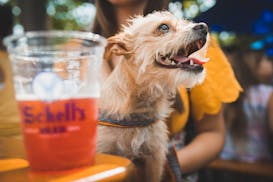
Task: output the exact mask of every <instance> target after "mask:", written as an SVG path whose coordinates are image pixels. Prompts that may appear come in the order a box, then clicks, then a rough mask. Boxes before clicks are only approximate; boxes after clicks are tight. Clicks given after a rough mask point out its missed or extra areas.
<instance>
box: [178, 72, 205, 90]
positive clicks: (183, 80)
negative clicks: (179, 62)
mask: <svg viewBox="0 0 273 182" xmlns="http://www.w3.org/2000/svg"><path fill="white" fill-rule="evenodd" d="M205 75H206V70H205V69H203V70H202V71H201V72H199V73H194V72H189V71H183V70H180V71H178V72H177V73H176V84H177V85H183V86H184V87H185V88H193V87H194V86H196V85H199V84H201V83H202V82H203V81H204V79H205Z"/></svg>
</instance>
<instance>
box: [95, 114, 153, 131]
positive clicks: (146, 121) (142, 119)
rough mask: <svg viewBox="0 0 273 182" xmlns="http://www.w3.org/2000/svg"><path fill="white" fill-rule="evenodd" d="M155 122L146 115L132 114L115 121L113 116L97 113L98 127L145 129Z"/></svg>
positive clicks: (115, 117)
mask: <svg viewBox="0 0 273 182" xmlns="http://www.w3.org/2000/svg"><path fill="white" fill-rule="evenodd" d="M156 121H157V120H156V119H155V118H151V117H150V116H148V114H147V113H132V114H130V115H129V116H128V117H126V118H124V119H121V120H120V119H117V116H115V115H110V116H109V115H106V114H105V113H103V112H100V113H99V121H98V124H99V125H104V126H113V127H121V128H134V127H145V126H149V125H151V124H153V123H155V122H156Z"/></svg>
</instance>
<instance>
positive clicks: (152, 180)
mask: <svg viewBox="0 0 273 182" xmlns="http://www.w3.org/2000/svg"><path fill="white" fill-rule="evenodd" d="M144 160H145V179H146V182H160V181H161V178H162V176H163V171H164V166H165V162H166V157H165V154H164V153H163V152H160V151H158V153H156V154H153V155H147V156H145V158H144Z"/></svg>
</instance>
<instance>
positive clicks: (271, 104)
mask: <svg viewBox="0 0 273 182" xmlns="http://www.w3.org/2000/svg"><path fill="white" fill-rule="evenodd" d="M229 55H230V61H231V64H232V66H233V68H234V70H235V73H236V75H237V78H238V80H239V82H240V84H241V85H242V87H243V89H244V92H243V93H241V94H240V96H239V99H238V100H237V101H236V102H234V103H232V104H230V105H227V108H226V113H225V115H226V117H225V118H226V122H227V126H228V127H227V131H228V132H227V138H226V141H227V142H226V145H225V147H224V150H223V152H222V154H221V157H222V158H224V159H236V160H240V161H246V162H256V161H266V162H268V161H270V162H272V160H273V153H272V152H273V151H272V143H271V137H272V136H273V135H272V134H273V112H272V111H273V86H272V85H270V81H271V80H272V78H273V57H272V56H269V55H266V54H265V51H255V50H250V49H249V50H244V49H242V48H236V50H233V51H231V52H230V53H229Z"/></svg>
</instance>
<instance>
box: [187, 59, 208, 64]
mask: <svg viewBox="0 0 273 182" xmlns="http://www.w3.org/2000/svg"><path fill="white" fill-rule="evenodd" d="M190 59H191V60H192V61H193V62H194V63H195V64H200V65H202V64H204V63H206V62H205V61H201V60H200V59H196V58H190Z"/></svg>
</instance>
